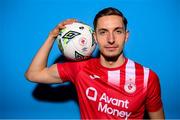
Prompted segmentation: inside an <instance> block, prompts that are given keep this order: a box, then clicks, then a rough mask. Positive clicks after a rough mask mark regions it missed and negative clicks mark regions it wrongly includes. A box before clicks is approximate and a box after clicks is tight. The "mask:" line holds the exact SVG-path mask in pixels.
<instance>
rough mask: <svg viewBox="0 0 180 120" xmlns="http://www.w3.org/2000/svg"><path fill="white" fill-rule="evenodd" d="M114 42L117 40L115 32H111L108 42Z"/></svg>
mask: <svg viewBox="0 0 180 120" xmlns="http://www.w3.org/2000/svg"><path fill="white" fill-rule="evenodd" d="M114 42H115V38H114V35H113V33H109V35H108V43H109V44H114Z"/></svg>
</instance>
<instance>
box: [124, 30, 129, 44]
mask: <svg viewBox="0 0 180 120" xmlns="http://www.w3.org/2000/svg"><path fill="white" fill-rule="evenodd" d="M125 37H126V38H125V41H126V42H127V41H128V38H129V31H128V30H127V31H126V36H125Z"/></svg>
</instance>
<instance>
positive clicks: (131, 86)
mask: <svg viewBox="0 0 180 120" xmlns="http://www.w3.org/2000/svg"><path fill="white" fill-rule="evenodd" d="M124 90H125V91H126V92H127V93H130V94H131V93H134V92H135V91H136V85H135V84H134V83H132V82H128V83H126V84H125V86H124Z"/></svg>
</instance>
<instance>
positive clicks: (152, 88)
mask: <svg viewBox="0 0 180 120" xmlns="http://www.w3.org/2000/svg"><path fill="white" fill-rule="evenodd" d="M161 107H162V100H161V88H160V83H159V78H158V76H157V75H156V73H154V72H153V71H150V74H149V81H148V88H147V99H146V110H147V111H148V112H156V111H157V110H159V109H160V108H161Z"/></svg>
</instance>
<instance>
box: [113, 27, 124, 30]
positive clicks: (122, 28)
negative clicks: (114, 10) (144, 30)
mask: <svg viewBox="0 0 180 120" xmlns="http://www.w3.org/2000/svg"><path fill="white" fill-rule="evenodd" d="M118 29H121V30H124V27H116V28H115V29H114V30H118Z"/></svg>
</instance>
